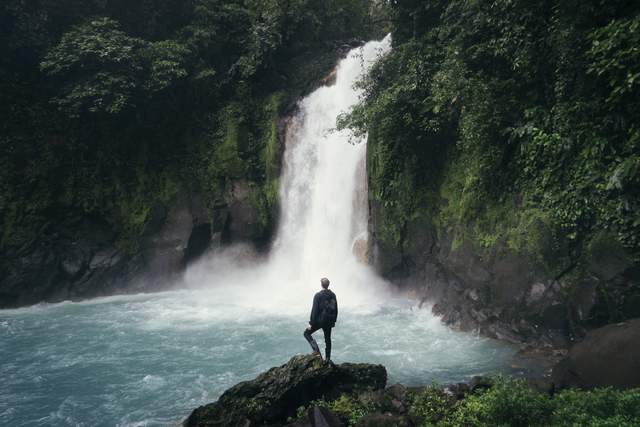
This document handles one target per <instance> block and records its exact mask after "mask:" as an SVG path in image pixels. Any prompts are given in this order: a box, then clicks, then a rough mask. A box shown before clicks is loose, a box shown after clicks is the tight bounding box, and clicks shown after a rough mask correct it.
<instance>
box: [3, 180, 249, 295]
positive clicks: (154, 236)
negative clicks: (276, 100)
mask: <svg viewBox="0 0 640 427" xmlns="http://www.w3.org/2000/svg"><path fill="white" fill-rule="evenodd" d="M236 190H237V191H236ZM256 224H257V213H256V209H255V206H253V205H252V204H251V203H250V201H249V198H248V195H247V191H246V185H244V184H242V183H239V184H238V185H236V187H235V190H234V193H233V194H232V195H231V196H230V198H229V200H228V204H227V205H224V206H216V207H212V208H210V207H208V206H206V203H205V202H204V198H203V197H202V196H200V195H198V194H184V195H180V196H179V197H178V198H177V199H176V200H174V201H173V202H172V203H171V204H170V205H169V206H162V205H157V206H155V207H154V208H153V209H152V211H151V214H150V218H149V220H148V221H147V223H146V225H145V229H144V231H143V233H142V235H141V237H140V240H139V242H138V243H139V247H138V250H137V252H136V254H135V255H134V256H133V257H132V256H131V255H130V254H127V253H125V252H124V251H123V250H122V249H121V248H120V247H119V245H118V242H117V236H116V234H115V232H114V230H113V228H114V227H113V224H111V223H109V222H108V221H106V220H105V219H103V218H100V217H94V216H87V215H83V214H80V213H74V212H69V213H67V214H66V216H65V217H63V218H57V219H51V221H50V222H48V223H47V224H45V225H44V226H43V227H42V229H41V230H40V232H39V233H38V235H37V236H36V237H35V238H33V239H32V240H31V241H29V242H26V243H24V244H23V245H22V246H21V247H20V248H12V249H7V250H4V251H3V252H0V308H8V307H19V306H25V305H30V304H36V303H38V302H41V301H47V302H58V301H63V300H79V299H85V298H92V297H96V296H104V295H111V294H116V293H126V292H141V291H153V290H161V289H163V288H165V287H166V286H167V285H168V284H170V283H171V282H172V281H173V279H175V278H176V276H177V275H178V274H179V273H181V272H182V271H183V269H184V268H185V267H186V265H187V264H188V263H189V262H193V261H195V260H197V259H198V258H199V257H200V256H201V255H203V254H204V253H205V252H206V251H207V250H208V249H209V248H216V247H220V246H222V245H224V244H225V243H235V242H237V241H244V242H251V241H252V240H257V239H258V237H259V236H258V234H257V233H258V232H257V231H256V230H257V226H256Z"/></svg>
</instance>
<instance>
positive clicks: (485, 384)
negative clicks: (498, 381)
mask: <svg viewBox="0 0 640 427" xmlns="http://www.w3.org/2000/svg"><path fill="white" fill-rule="evenodd" d="M492 386H493V382H492V381H491V378H487V377H482V376H475V377H473V378H471V381H469V390H471V392H472V393H476V392H478V391H483V390H487V389H490V388H491V387H492Z"/></svg>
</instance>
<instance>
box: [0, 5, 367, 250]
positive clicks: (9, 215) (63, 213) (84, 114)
mask: <svg viewBox="0 0 640 427" xmlns="http://www.w3.org/2000/svg"><path fill="white" fill-rule="evenodd" d="M371 10H372V9H371V4H370V2H369V1H368V0H326V1H324V0H323V1H311V0H286V1H285V0H267V1H263V0H259V1H258V0H195V1H192V2H186V3H185V2H182V1H177V0H153V1H150V2H141V3H135V4H126V5H124V4H123V3H122V2H121V1H117V0H109V1H82V2H76V1H69V0H61V1H49V0H38V1H34V2H24V1H18V0H8V1H5V2H3V4H2V6H0V33H1V37H0V53H2V55H0V115H2V117H3V120H2V124H1V125H0V126H1V130H0V223H1V224H2V236H1V240H0V248H2V250H11V248H14V249H15V248H18V247H20V245H22V244H24V242H25V241H29V240H30V239H32V238H33V237H34V236H35V235H36V234H37V231H38V230H39V229H40V228H41V226H42V224H45V223H47V222H49V221H52V222H54V223H55V222H56V221H59V220H60V219H61V218H64V217H68V216H70V215H95V216H99V217H101V218H104V219H106V220H107V221H108V222H109V223H111V224H112V226H113V228H114V230H116V231H117V233H118V240H119V242H120V243H121V246H122V247H123V248H125V249H127V251H128V252H129V253H131V254H133V253H135V251H136V248H137V242H138V239H139V236H140V235H141V233H142V232H143V230H144V228H145V224H146V223H147V222H148V221H149V219H150V216H151V212H152V211H153V209H154V206H157V205H158V204H159V205H165V206H166V205H167V204H168V203H170V201H171V199H172V198H173V197H174V196H175V195H176V194H177V193H178V192H179V191H182V192H184V191H193V192H203V193H204V194H205V195H207V196H208V197H209V200H208V203H209V206H210V207H212V206H214V205H216V203H222V202H224V201H225V198H228V196H229V194H228V193H229V191H230V185H231V182H232V181H233V180H237V179H242V180H245V181H247V182H248V185H249V186H250V188H251V191H252V196H251V198H252V201H253V203H254V204H255V205H256V206H257V207H259V210H260V221H261V225H262V227H263V228H264V230H265V233H266V232H268V229H269V226H270V223H271V222H272V218H271V214H272V211H273V207H274V206H275V204H276V202H277V201H276V196H277V191H276V188H277V175H278V170H279V161H280V159H279V149H278V145H277V142H278V141H277V138H278V134H277V132H278V123H277V120H278V117H279V116H280V115H281V114H282V113H283V112H284V111H285V110H286V109H287V108H289V106H290V105H291V103H292V101H293V100H295V99H296V97H298V96H299V95H300V94H301V93H302V92H303V91H304V90H306V89H307V88H308V84H309V83H308V81H309V80H314V79H315V80H317V79H319V78H320V77H321V74H322V73H324V72H326V71H327V68H328V67H330V65H331V64H332V62H333V61H335V55H336V51H337V48H336V46H337V45H339V44H341V43H343V41H344V40H349V39H351V38H353V37H367V36H368V35H369V34H370V33H371V31H372V29H373V24H372V17H371V13H370V12H371ZM307 57H311V58H314V60H315V61H307ZM300 58H303V59H302V60H301V59H300ZM307 62H308V63H309V65H306V63H307Z"/></svg>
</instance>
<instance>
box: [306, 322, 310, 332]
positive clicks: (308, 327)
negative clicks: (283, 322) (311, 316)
mask: <svg viewBox="0 0 640 427" xmlns="http://www.w3.org/2000/svg"><path fill="white" fill-rule="evenodd" d="M310 330H311V323H309V326H307V331H310Z"/></svg>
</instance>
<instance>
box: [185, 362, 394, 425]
mask: <svg viewBox="0 0 640 427" xmlns="http://www.w3.org/2000/svg"><path fill="white" fill-rule="evenodd" d="M386 382H387V371H386V369H385V368H384V366H382V365H371V364H366V363H362V364H355V363H343V364H340V365H334V364H331V363H324V362H323V361H322V360H321V359H320V358H318V357H315V356H311V355H304V356H303V355H299V356H294V357H292V358H291V359H290V360H289V361H288V362H287V363H286V364H284V365H282V366H280V367H275V368H271V369H269V370H268V371H267V372H264V373H262V374H260V375H259V376H258V377H256V378H255V379H253V380H250V381H244V382H241V383H239V384H236V385H235V386H233V387H231V388H230V389H228V390H227V391H225V392H224V393H223V394H222V396H220V399H218V401H217V402H214V403H210V404H207V405H204V406H201V407H199V408H197V409H195V410H194V411H193V412H192V413H191V415H189V417H188V418H187V419H186V420H185V421H184V422H183V426H184V427H196V426H198V427H200V426H242V427H249V426H256V425H265V424H268V425H274V426H277V425H284V424H285V423H286V421H287V418H288V417H291V416H293V415H295V411H296V409H297V408H298V407H299V406H303V405H305V404H306V403H308V402H310V401H312V400H315V399H320V398H323V399H333V398H337V397H338V396H339V395H340V394H341V393H351V392H353V391H355V390H363V389H372V390H381V389H384V387H385V385H386Z"/></svg>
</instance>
